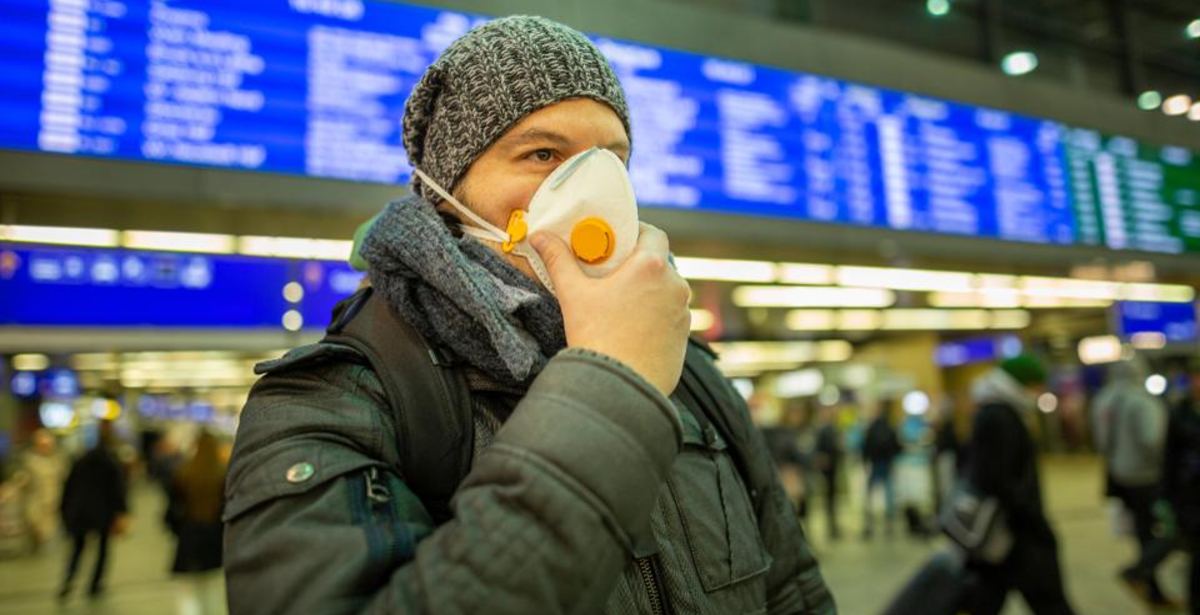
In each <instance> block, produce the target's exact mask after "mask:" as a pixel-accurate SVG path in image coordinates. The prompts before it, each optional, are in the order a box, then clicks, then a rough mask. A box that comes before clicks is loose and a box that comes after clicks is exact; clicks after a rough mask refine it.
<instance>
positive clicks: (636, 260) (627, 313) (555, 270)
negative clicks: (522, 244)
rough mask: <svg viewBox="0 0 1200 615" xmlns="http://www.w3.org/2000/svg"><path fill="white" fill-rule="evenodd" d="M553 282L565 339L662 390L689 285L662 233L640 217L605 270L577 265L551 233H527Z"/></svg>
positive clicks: (671, 377)
mask: <svg viewBox="0 0 1200 615" xmlns="http://www.w3.org/2000/svg"><path fill="white" fill-rule="evenodd" d="M531 241H532V243H533V247H534V248H535V249H537V251H538V254H540V255H541V257H542V260H543V261H544V262H545V264H546V270H547V271H548V272H549V274H550V278H551V280H552V281H553V282H554V288H555V291H556V293H557V295H558V302H559V305H560V306H561V307H562V314H563V323H564V325H565V327H566V333H567V346H569V347H572V348H587V349H589V350H594V351H596V352H599V353H602V354H605V355H608V356H610V357H612V358H614V359H616V360H618V361H621V362H622V363H624V364H625V365H628V366H629V367H630V368H632V369H633V370H634V371H635V372H637V373H638V374H640V375H641V376H642V377H643V378H645V379H646V380H648V381H649V382H650V383H651V384H653V385H654V386H655V387H656V388H657V389H658V390H659V391H662V393H663V394H664V395H670V394H671V392H672V391H674V390H675V385H676V384H678V383H679V375H680V372H682V371H683V357H684V353H685V352H686V351H687V337H688V334H689V333H690V331H691V314H690V313H689V312H688V301H689V300H690V298H691V289H690V288H689V287H688V284H687V282H686V281H684V279H683V278H682V277H680V275H679V274H678V273H676V272H675V269H674V268H672V267H671V264H670V262H669V260H668V258H669V252H670V249H669V245H668V243H667V235H666V234H665V233H663V232H662V231H661V230H659V229H657V228H655V227H653V226H650V225H649V224H645V223H643V224H642V225H641V230H640V233H639V235H638V242H637V247H636V248H634V251H633V254H631V255H630V256H629V259H628V260H626V261H625V262H624V263H622V264H621V266H620V267H618V268H617V269H616V270H615V271H613V272H612V273H611V274H609V275H607V276H605V277H602V278H593V277H590V276H588V275H587V274H586V273H584V271H583V269H582V268H580V266H579V263H578V262H577V261H576V260H575V257H574V256H573V255H572V254H571V250H570V248H568V247H567V245H566V244H565V243H564V242H563V241H562V240H561V239H559V238H558V237H555V236H553V235H549V234H547V233H538V234H537V235H535V236H534V237H532V238H531Z"/></svg>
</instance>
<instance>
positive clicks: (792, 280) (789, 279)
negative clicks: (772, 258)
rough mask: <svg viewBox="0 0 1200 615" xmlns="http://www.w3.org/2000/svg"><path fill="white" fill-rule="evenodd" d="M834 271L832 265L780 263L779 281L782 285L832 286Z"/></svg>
mask: <svg viewBox="0 0 1200 615" xmlns="http://www.w3.org/2000/svg"><path fill="white" fill-rule="evenodd" d="M834 270H835V268H834V267H833V266H832V265H815V264H811V263H779V268H778V270H777V271H778V276H779V277H778V281H779V283H780V284H832V283H833V281H834Z"/></svg>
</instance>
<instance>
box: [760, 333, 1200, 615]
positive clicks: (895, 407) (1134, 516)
mask: <svg viewBox="0 0 1200 615" xmlns="http://www.w3.org/2000/svg"><path fill="white" fill-rule="evenodd" d="M1148 378H1151V379H1152V377H1151V375H1150V374H1149V372H1148V370H1147V368H1146V366H1145V364H1144V362H1142V361H1141V360H1140V359H1138V358H1132V359H1128V360H1124V361H1122V362H1120V363H1116V364H1113V365H1111V366H1109V368H1108V370H1107V376H1106V378H1105V384H1104V386H1103V387H1102V388H1101V389H1100V390H1098V391H1096V392H1094V394H1093V395H1091V396H1090V400H1089V403H1088V407H1089V411H1088V414H1089V416H1088V417H1087V418H1088V424H1089V425H1090V432H1091V435H1092V442H1091V443H1090V444H1091V446H1092V448H1094V451H1095V452H1096V453H1097V454H1098V455H1099V456H1100V457H1102V458H1103V460H1104V467H1105V476H1104V477H1103V484H1104V485H1105V489H1104V493H1103V494H1102V496H1103V497H1105V498H1107V499H1109V500H1110V501H1111V502H1112V506H1113V512H1114V516H1113V519H1114V528H1113V529H1114V536H1116V537H1115V538H1114V539H1115V540H1117V539H1121V538H1120V537H1123V536H1129V537H1130V538H1131V539H1132V540H1135V541H1136V543H1137V545H1138V553H1139V555H1138V557H1137V558H1136V560H1135V561H1132V562H1127V563H1126V564H1125V565H1123V566H1122V567H1121V568H1120V569H1118V570H1114V575H1115V577H1116V578H1117V579H1119V580H1120V581H1121V582H1122V583H1124V584H1125V585H1126V586H1128V587H1129V589H1130V590H1131V591H1132V592H1134V593H1135V594H1136V595H1137V597H1138V598H1139V599H1141V600H1142V601H1144V602H1145V603H1146V604H1147V605H1148V606H1149V607H1152V608H1168V609H1170V608H1176V609H1183V608H1187V609H1190V610H1189V611H1188V612H1191V613H1194V614H1195V613H1200V606H1198V605H1197V600H1198V597H1200V567H1198V566H1197V565H1196V563H1195V562H1196V555H1197V549H1198V548H1200V361H1194V362H1193V363H1191V364H1190V365H1189V366H1187V367H1186V368H1181V369H1180V370H1178V373H1175V374H1173V377H1172V378H1171V379H1170V386H1168V387H1167V388H1166V390H1165V391H1155V392H1153V393H1152V392H1150V391H1148V390H1147V385H1146V383H1147V379H1148ZM1048 380H1049V375H1048V374H1047V372H1046V369H1045V368H1044V367H1043V366H1042V365H1041V364H1040V362H1038V361H1037V360H1036V359H1034V358H1033V357H1030V356H1027V355H1022V356H1020V357H1016V358H1013V359H1009V360H1006V361H1004V362H1002V363H1001V364H999V365H998V366H996V367H995V368H994V369H992V370H991V371H987V372H986V373H984V374H982V375H981V376H979V377H978V378H977V379H976V380H975V381H974V382H973V383H972V386H971V389H970V403H969V404H968V405H969V407H970V411H969V413H967V414H966V415H965V416H964V415H962V414H961V413H956V412H955V411H954V410H953V408H954V404H951V403H942V404H935V405H933V406H931V407H925V406H919V405H918V406H915V407H914V405H912V404H906V403H904V402H903V400H904V399H906V396H905V395H904V394H896V395H891V396H884V397H883V398H881V399H878V400H875V401H873V402H872V403H861V402H858V401H856V400H855V399H854V397H853V396H850V395H842V396H841V397H840V398H839V399H838V402H837V403H836V404H832V405H823V404H821V403H819V402H818V401H817V400H816V399H812V400H802V401H800V402H797V403H793V404H790V405H787V406H785V409H784V411H783V412H782V414H781V416H780V417H779V420H778V421H777V422H773V424H771V425H767V426H764V432H765V433H766V435H767V441H768V444H769V446H770V447H771V448H772V453H773V456H774V458H775V460H776V463H777V465H778V466H779V468H780V473H781V476H782V477H783V480H784V484H785V487H786V488H787V489H788V491H789V493H790V494H791V496H792V498H793V499H794V501H795V503H796V506H797V509H798V510H799V511H800V513H801V515H802V516H804V517H805V518H806V520H807V521H808V523H807V524H806V525H807V526H808V528H809V531H810V532H812V531H814V530H816V531H823V532H824V533H825V534H826V536H827V537H828V538H829V539H830V540H833V541H836V540H839V539H841V538H843V536H844V535H845V532H846V529H847V528H844V527H842V524H843V523H844V522H845V519H846V516H844V515H840V514H839V512H838V511H839V508H840V507H841V506H842V505H843V501H844V500H849V501H851V502H854V503H855V504H857V506H858V507H859V508H861V512H862V517H861V519H862V521H861V525H860V526H859V529H860V530H861V537H862V539H864V540H870V539H872V538H873V537H875V536H876V534H877V533H878V528H879V526H880V525H882V532H883V534H884V535H885V536H890V535H892V534H894V533H896V532H897V528H900V530H901V531H903V532H905V533H906V534H907V535H909V536H911V537H913V538H915V539H919V540H923V541H924V540H928V539H931V538H933V537H936V536H937V535H938V534H939V533H943V532H944V533H946V534H947V535H948V537H949V538H950V540H949V541H947V542H948V544H949V545H950V547H949V548H947V549H946V550H945V551H944V552H942V551H939V555H938V556H937V557H935V558H933V559H932V560H931V561H930V562H929V564H928V565H927V566H926V567H925V568H923V569H921V570H919V571H918V572H917V574H916V575H915V576H914V578H913V579H912V580H911V582H910V583H909V585H908V586H906V587H905V588H904V589H903V590H902V591H901V593H900V595H898V596H897V597H896V599H895V601H894V603H893V604H892V605H891V607H890V609H889V610H888V611H887V612H888V613H890V614H894V615H901V614H903V613H921V614H922V615H936V614H937V613H939V612H942V611H939V608H941V605H940V604H939V603H938V601H937V600H933V602H931V597H934V596H936V597H940V598H941V599H942V601H943V602H944V603H945V604H944V609H945V610H944V612H946V613H958V612H970V613H973V614H982V613H999V612H1000V611H1001V610H1002V608H1003V605H1004V603H1005V598H1006V597H1007V595H1008V594H1009V593H1010V592H1017V593H1020V594H1022V596H1023V597H1024V599H1025V601H1026V603H1027V604H1029V605H1030V607H1031V608H1032V610H1033V611H1034V613H1038V614H1042V613H1073V612H1075V611H1074V610H1073V608H1072V607H1071V605H1070V600H1069V598H1068V592H1067V591H1066V589H1065V588H1064V584H1063V581H1062V571H1061V569H1060V565H1059V561H1058V549H1059V545H1058V538H1057V536H1056V535H1055V532H1054V530H1053V523H1052V521H1053V520H1052V519H1049V518H1048V517H1047V514H1046V511H1045V508H1044V505H1043V497H1042V489H1043V486H1042V484H1041V480H1040V478H1039V475H1038V465H1037V456H1038V454H1039V452H1041V451H1045V450H1050V449H1056V448H1059V446H1060V445H1061V442H1056V441H1055V434H1056V432H1055V430H1054V429H1052V428H1048V427H1047V425H1046V424H1045V423H1046V420H1047V418H1046V416H1045V414H1046V410H1047V408H1045V407H1043V408H1041V409H1040V410H1041V411H1039V407H1038V400H1039V399H1044V397H1043V396H1044V395H1045V393H1046V391H1047V386H1048ZM1151 388H1153V387H1151ZM754 402H755V400H754V399H753V398H752V399H751V405H752V408H753V407H754V406H755V403H754ZM905 406H908V407H905ZM1098 495H1100V494H1098ZM964 502H969V503H971V505H970V506H968V505H965V504H964ZM989 502H994V503H995V504H994V506H995V510H996V511H997V514H996V515H995V518H994V519H993V518H992V517H989V516H988V515H987V505H988V504H989ZM971 506H976V507H975V508H972V507H971ZM814 511H816V512H814ZM964 511H965V512H964ZM981 511H982V512H981ZM955 514H958V515H959V518H958V519H955V517H954V515H955ZM963 519H966V521H963ZM881 521H882V523H881ZM948 524H949V525H956V524H957V526H958V528H959V530H960V531H961V533H962V534H963V535H954V533H953V532H952V531H951V530H949V529H947V526H948ZM992 526H996V527H1001V528H1002V529H1003V532H1004V536H1003V537H1002V539H999V540H1000V542H1001V543H1003V544H1004V545H1005V546H1004V547H1003V548H1002V549H1001V551H1000V555H999V556H995V557H990V558H989V557H988V556H987V555H986V554H985V553H983V551H984V548H983V546H980V545H975V544H971V543H970V541H971V540H974V539H977V540H979V541H980V543H981V544H982V543H986V542H987V541H988V540H993V539H994V538H995V536H996V535H997V534H999V533H1000V531H999V530H993V529H992ZM939 530H941V532H940V531H939ZM964 542H965V543H966V544H964ZM993 542H995V540H993ZM1173 553H1182V554H1184V556H1186V557H1190V558H1191V561H1192V564H1191V565H1190V568H1189V572H1188V578H1187V579H1185V580H1184V583H1183V584H1182V585H1183V586H1184V588H1185V592H1186V593H1185V595H1176V596H1171V595H1169V594H1168V592H1166V591H1165V590H1164V589H1163V588H1162V586H1161V584H1160V583H1159V581H1158V579H1157V577H1156V571H1157V569H1158V568H1159V567H1160V565H1161V564H1162V563H1163V562H1164V560H1166V559H1167V558H1168V557H1169V556H1171V555H1172V554H1173Z"/></svg>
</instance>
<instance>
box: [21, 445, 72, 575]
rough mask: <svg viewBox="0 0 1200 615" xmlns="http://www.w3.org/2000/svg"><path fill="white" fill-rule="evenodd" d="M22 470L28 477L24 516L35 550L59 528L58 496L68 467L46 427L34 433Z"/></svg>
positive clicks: (52, 536) (47, 540)
mask: <svg viewBox="0 0 1200 615" xmlns="http://www.w3.org/2000/svg"><path fill="white" fill-rule="evenodd" d="M22 471H23V472H24V474H25V475H26V477H27V479H28V482H27V483H26V486H25V489H26V492H25V518H26V519H27V520H28V523H29V528H30V531H31V533H32V536H33V548H34V551H40V550H41V548H42V546H43V545H45V544H46V543H47V542H49V541H50V539H52V538H54V535H55V534H56V533H57V532H58V521H59V519H58V510H59V498H60V497H61V496H62V488H63V481H64V480H65V479H66V471H67V468H66V463H65V462H64V461H63V458H62V456H61V455H59V453H58V446H57V443H56V442H55V440H54V434H52V433H50V432H49V431H48V430H46V429H39V430H37V431H35V432H34V433H33V446H32V447H31V448H30V450H29V451H28V452H27V453H26V454H25V458H24V460H23V463H22Z"/></svg>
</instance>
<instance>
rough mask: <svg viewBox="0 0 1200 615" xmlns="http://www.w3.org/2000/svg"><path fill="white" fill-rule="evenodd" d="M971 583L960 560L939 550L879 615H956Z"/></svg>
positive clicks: (969, 576) (949, 553)
mask: <svg viewBox="0 0 1200 615" xmlns="http://www.w3.org/2000/svg"><path fill="white" fill-rule="evenodd" d="M970 581H971V573H970V571H969V570H968V569H967V568H966V565H965V562H964V561H963V559H962V557H961V556H960V555H958V554H957V553H956V552H954V551H942V552H940V553H937V554H935V555H934V556H933V557H931V558H930V559H929V561H928V562H925V565H924V566H922V567H921V569H920V570H918V571H917V573H916V574H915V575H913V577H912V578H911V579H909V581H908V583H906V584H905V585H904V587H902V588H901V589H900V592H899V593H897V594H896V597H895V598H893V599H892V601H891V603H890V604H889V606H888V607H887V609H886V610H884V611H883V614H882V615H957V613H959V607H960V605H961V604H962V602H963V598H964V597H965V596H966V595H967V592H968V591H969V586H970Z"/></svg>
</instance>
